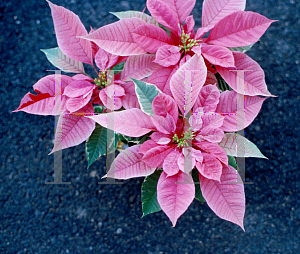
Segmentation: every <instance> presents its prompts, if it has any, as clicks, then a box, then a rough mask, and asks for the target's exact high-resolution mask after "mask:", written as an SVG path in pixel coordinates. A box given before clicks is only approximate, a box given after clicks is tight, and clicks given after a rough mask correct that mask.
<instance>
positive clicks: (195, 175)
mask: <svg viewBox="0 0 300 254" xmlns="http://www.w3.org/2000/svg"><path fill="white" fill-rule="evenodd" d="M192 177H193V180H194V183H195V198H196V199H198V200H199V201H200V202H206V201H205V199H204V197H203V196H202V192H201V189H200V182H199V172H198V170H197V169H195V168H194V169H193V171H192Z"/></svg>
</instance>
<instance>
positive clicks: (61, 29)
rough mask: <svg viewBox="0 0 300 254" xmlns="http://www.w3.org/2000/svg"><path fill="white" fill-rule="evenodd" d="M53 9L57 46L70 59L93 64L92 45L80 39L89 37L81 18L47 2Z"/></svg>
mask: <svg viewBox="0 0 300 254" xmlns="http://www.w3.org/2000/svg"><path fill="white" fill-rule="evenodd" d="M47 2H48V3H49V6H50V8H51V14H52V18H53V23H54V29H55V34H56V38H57V44H58V46H59V48H60V49H61V51H62V52H63V53H64V54H65V55H67V56H68V57H69V58H71V59H74V60H76V61H80V62H83V63H87V64H92V63H93V58H92V47H91V43H90V42H89V41H87V40H84V39H82V38H79V36H85V35H87V34H88V33H87V31H86V29H85V27H84V25H83V24H82V23H81V21H80V19H79V17H78V16H77V15H76V14H74V13H73V12H72V11H69V10H67V9H66V8H64V7H61V6H58V5H55V4H53V3H51V2H50V1H48V0H47Z"/></svg>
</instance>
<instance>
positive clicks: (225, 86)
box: [215, 73, 232, 92]
mask: <svg viewBox="0 0 300 254" xmlns="http://www.w3.org/2000/svg"><path fill="white" fill-rule="evenodd" d="M215 76H216V78H217V81H218V88H219V90H221V92H224V91H226V90H229V91H231V90H232V88H231V87H230V86H229V85H228V84H227V83H226V81H225V80H224V79H223V78H222V77H221V75H220V74H219V73H216V74H215Z"/></svg>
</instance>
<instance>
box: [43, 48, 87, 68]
mask: <svg viewBox="0 0 300 254" xmlns="http://www.w3.org/2000/svg"><path fill="white" fill-rule="evenodd" d="M41 51H43V52H44V53H45V55H46V57H47V59H48V60H49V62H50V63H52V64H53V65H54V66H55V67H56V68H58V69H60V70H62V71H64V72H71V73H84V68H83V64H82V62H79V61H75V60H73V59H71V58H69V57H67V56H66V55H65V54H64V53H63V52H62V51H61V50H60V48H59V47H56V48H52V49H41Z"/></svg>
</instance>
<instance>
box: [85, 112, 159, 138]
mask: <svg viewBox="0 0 300 254" xmlns="http://www.w3.org/2000/svg"><path fill="white" fill-rule="evenodd" d="M88 118H91V119H93V120H94V121H95V122H97V123H98V124H100V125H101V126H103V127H105V128H107V118H109V119H110V120H112V122H113V125H114V127H113V128H111V129H112V130H113V131H115V132H118V133H120V134H123V135H126V136H130V137H141V136H143V135H145V134H147V133H149V132H150V131H153V130H156V128H155V126H154V125H153V124H152V121H151V118H150V117H149V116H148V115H147V114H145V113H144V112H143V111H142V110H140V109H137V108H132V109H128V110H124V111H118V112H112V113H107V114H99V115H94V116H89V117H88ZM110 120H109V121H110Z"/></svg>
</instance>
